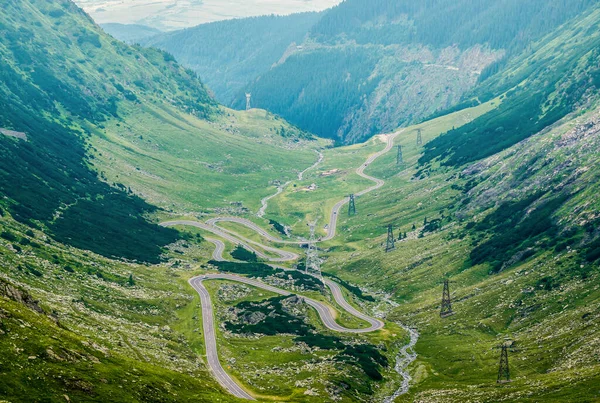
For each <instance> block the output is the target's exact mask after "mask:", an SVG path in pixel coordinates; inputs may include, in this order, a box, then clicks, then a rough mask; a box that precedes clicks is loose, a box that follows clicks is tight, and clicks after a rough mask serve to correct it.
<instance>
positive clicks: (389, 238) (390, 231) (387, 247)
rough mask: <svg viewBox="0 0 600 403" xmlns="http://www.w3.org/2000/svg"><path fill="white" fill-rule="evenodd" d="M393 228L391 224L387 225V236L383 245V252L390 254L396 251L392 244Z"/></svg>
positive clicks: (394, 245)
mask: <svg viewBox="0 0 600 403" xmlns="http://www.w3.org/2000/svg"><path fill="white" fill-rule="evenodd" d="M394 242H395V241H394V226H393V225H392V224H390V225H388V235H387V242H386V245H385V252H386V253H387V252H391V251H393V250H394V249H396V244H395V243H394Z"/></svg>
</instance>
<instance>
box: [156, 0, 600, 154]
mask: <svg viewBox="0 0 600 403" xmlns="http://www.w3.org/2000/svg"><path fill="white" fill-rule="evenodd" d="M594 3H595V2H594V1H591V0H577V1H574V2H573V1H571V2H566V1H563V0H555V1H552V2H546V1H539V0H536V1H532V2H527V4H523V3H522V2H516V1H512V0H505V1H500V2H489V1H477V2H475V3H473V2H471V1H462V2H458V3H457V2H451V1H448V0H432V1H427V2H419V3H418V4H415V3H414V2H409V1H390V0H378V1H376V2H371V1H369V2H367V1H364V0H351V1H346V2H343V3H341V4H340V5H338V6H336V7H334V8H333V9H331V10H328V11H327V12H324V13H322V16H321V17H320V18H319V19H318V20H317V21H315V22H313V23H312V25H311V26H309V27H308V28H305V27H302V28H303V29H308V31H307V32H301V30H299V28H301V26H300V25H298V26H297V27H295V26H294V28H293V30H294V34H295V35H296V37H298V38H299V37H304V36H306V39H305V40H304V41H303V42H302V43H299V41H298V39H295V40H294V42H295V43H294V45H300V46H290V47H289V48H287V46H286V45H284V42H287V45H290V44H291V43H292V41H290V40H289V39H288V38H286V35H285V33H289V34H292V28H290V27H289V26H288V27H283V28H282V29H281V30H280V31H278V32H283V33H284V34H283V35H280V36H281V38H282V39H284V38H285V41H282V43H281V47H282V48H287V50H286V51H285V52H284V51H283V50H281V49H278V52H279V55H278V56H276V55H275V53H276V52H274V49H272V47H271V46H270V45H265V43H260V42H258V41H253V42H252V47H251V48H250V50H252V51H256V52H257V53H258V54H263V49H264V50H268V51H269V52H273V54H272V55H271V57H268V58H263V59H264V60H265V62H266V61H268V62H269V63H257V64H256V66H260V68H256V69H252V70H251V71H249V72H248V73H249V74H247V75H243V76H240V78H241V80H240V81H239V82H238V83H237V84H236V86H237V87H238V88H239V89H238V90H237V92H236V93H234V92H228V93H227V97H226V98H220V99H222V100H224V102H228V103H230V104H231V105H232V106H233V107H235V108H238V109H243V108H244V107H245V97H244V93H245V92H251V93H252V94H253V105H255V106H258V107H261V108H265V109H267V110H269V111H271V112H274V113H276V114H279V115H281V116H282V117H284V118H286V119H287V120H289V121H290V122H292V123H294V124H296V125H297V126H299V127H300V128H302V129H304V130H307V131H311V132H313V133H315V134H318V135H319V136H323V137H328V138H333V139H335V140H336V141H338V142H340V143H354V142H359V141H361V140H364V139H366V138H368V137H370V136H372V135H374V134H376V133H379V132H385V131H390V130H393V129H395V128H396V127H398V126H403V125H408V124H411V123H416V122H418V121H420V120H422V119H424V118H426V117H428V116H430V115H432V114H434V113H437V112H440V111H443V110H447V109H448V108H451V107H454V106H456V105H458V104H460V103H461V102H462V101H464V99H463V96H464V95H465V94H467V93H470V91H471V90H472V89H473V88H475V87H477V86H478V83H479V82H480V81H482V80H483V79H485V78H488V77H489V76H490V75H491V74H493V73H494V72H497V71H499V70H500V69H502V68H504V67H505V66H506V64H507V63H508V61H509V60H512V59H513V57H514V56H516V55H518V54H519V53H520V52H521V51H522V50H524V49H527V48H528V46H529V45H530V44H531V43H533V42H535V41H537V40H539V39H541V38H542V37H544V36H545V35H547V34H548V33H550V32H552V31H553V30H555V29H556V28H558V27H559V26H560V25H561V24H563V23H564V22H566V21H568V20H569V19H571V18H573V17H576V16H578V15H580V14H582V13H584V12H585V11H586V10H587V9H588V8H589V7H590V6H592V5H594ZM288 18H291V17H288ZM542 21H543V23H542ZM253 22H254V21H251V20H239V21H231V22H228V23H227V24H226V26H227V29H228V30H229V32H242V31H245V27H247V26H250V25H252V24H253ZM217 26H219V27H225V25H219V24H217V25H215V26H213V27H212V29H213V30H216V27H217ZM265 27H266V24H265ZM195 29H197V30H199V31H203V32H208V31H209V27H208V26H207V27H203V26H200V27H198V28H195ZM297 29H298V31H296V30H297ZM188 31H189V30H188ZM188 31H182V32H179V33H177V32H176V33H172V34H169V35H170V36H171V37H172V38H178V40H177V41H176V40H172V41H162V40H161V41H160V42H155V44H157V45H158V46H160V47H161V48H163V49H166V50H168V51H169V52H173V53H175V54H177V55H182V56H183V55H185V59H183V62H184V63H185V64H186V65H188V66H191V67H192V68H194V69H196V70H197V71H199V72H200V73H201V75H202V76H203V77H204V76H205V75H206V76H207V77H212V75H214V71H215V70H217V69H215V68H213V69H212V70H213V72H210V71H205V70H203V69H204V67H203V66H206V65H210V64H211V63H212V61H213V60H215V57H214V56H212V55H213V54H215V53H217V52H218V51H219V50H220V46H217V47H214V46H213V45H212V44H211V43H210V42H206V41H204V42H203V41H202V39H204V38H205V37H197V38H194V36H192V35H190V34H189V33H188ZM213 35H215V34H213ZM184 38H185V45H184V44H183V40H184ZM157 41H158V39H157ZM234 43H236V44H237V42H234ZM215 44H216V45H219V43H215ZM247 52H248V50H246V49H244V48H242V49H240V52H239V54H242V55H245V54H246V53H247ZM227 53H228V52H224V53H223V54H224V55H226V57H222V58H218V63H219V65H218V69H219V71H229V70H230V69H234V70H236V69H238V68H240V67H241V66H246V65H247V64H246V63H245V62H244V63H242V64H240V59H239V58H237V57H234V56H227ZM236 53H238V52H237V50H236ZM279 58H281V62H279V63H276V64H273V63H274V62H275V61H276V60H278V59H279ZM244 60H250V59H247V58H245V57H244ZM340 60H343V61H344V66H346V67H347V68H342V69H340V68H339V66H338V67H337V68H336V69H334V68H324V67H323V66H328V65H331V66H334V65H335V63H336V62H338V61H340ZM333 71H335V74H334V73H333ZM207 81H208V82H209V86H219V89H218V90H217V91H216V92H217V93H218V94H219V93H221V92H222V90H221V89H220V86H221V84H220V82H219V81H215V80H212V78H211V79H208V80H207ZM334 93H336V94H339V98H343V99H344V101H343V102H338V103H332V102H330V98H331V96H330V94H334ZM323 122H326V124H324V123H323Z"/></svg>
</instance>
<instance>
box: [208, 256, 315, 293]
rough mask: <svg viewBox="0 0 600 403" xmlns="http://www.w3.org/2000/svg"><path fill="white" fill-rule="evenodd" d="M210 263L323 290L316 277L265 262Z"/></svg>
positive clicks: (221, 268)
mask: <svg viewBox="0 0 600 403" xmlns="http://www.w3.org/2000/svg"><path fill="white" fill-rule="evenodd" d="M208 263H209V264H211V265H213V266H215V267H217V268H218V269H219V270H222V271H226V272H229V273H236V274H244V275H247V276H250V277H260V278H265V277H269V276H277V277H280V278H282V279H290V280H291V282H292V283H293V284H294V285H296V286H298V287H303V288H305V289H307V290H314V291H321V289H322V288H323V284H321V282H320V280H318V279H317V278H316V277H313V276H309V275H307V274H304V273H301V272H299V271H296V270H289V271H286V270H283V269H277V268H274V267H272V266H269V265H267V264H264V263H238V262H218V261H214V260H211V261H209V262H208Z"/></svg>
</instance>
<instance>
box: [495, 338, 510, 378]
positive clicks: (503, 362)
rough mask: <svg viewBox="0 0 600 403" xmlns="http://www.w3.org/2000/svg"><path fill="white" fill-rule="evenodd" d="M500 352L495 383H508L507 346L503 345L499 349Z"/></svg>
mask: <svg viewBox="0 0 600 403" xmlns="http://www.w3.org/2000/svg"><path fill="white" fill-rule="evenodd" d="M499 348H500V349H501V351H500V365H499V366H498V380H497V381H496V383H506V382H510V367H509V366H508V345H507V343H503V344H502V346H500V347H499Z"/></svg>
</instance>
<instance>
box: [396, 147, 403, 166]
mask: <svg viewBox="0 0 600 403" xmlns="http://www.w3.org/2000/svg"><path fill="white" fill-rule="evenodd" d="M396 165H398V166H400V165H404V156H403V155H402V146H401V145H398V156H397V157H396Z"/></svg>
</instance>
